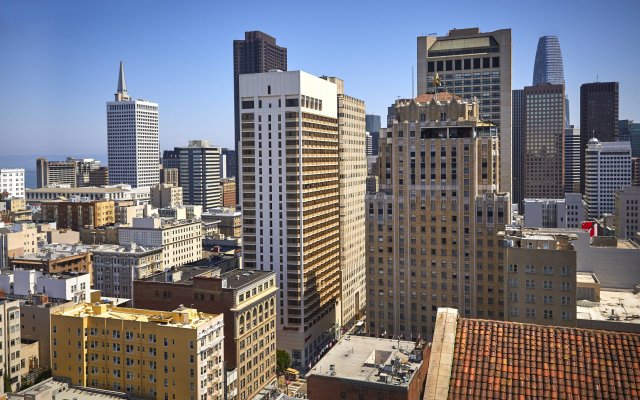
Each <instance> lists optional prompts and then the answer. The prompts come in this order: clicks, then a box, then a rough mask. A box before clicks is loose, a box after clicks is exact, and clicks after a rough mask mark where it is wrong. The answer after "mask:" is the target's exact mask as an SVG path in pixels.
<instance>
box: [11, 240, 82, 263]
mask: <svg viewBox="0 0 640 400" xmlns="http://www.w3.org/2000/svg"><path fill="white" fill-rule="evenodd" d="M89 251H90V249H89V248H88V247H87V246H85V245H78V244H57V243H52V244H47V245H44V246H42V247H41V248H40V251H39V252H38V253H32V254H24V255H22V256H18V257H13V259H14V260H37V261H41V260H56V259H58V258H65V257H73V256H84V255H85V254H86V253H88V252H89Z"/></svg>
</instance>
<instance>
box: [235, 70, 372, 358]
mask: <svg viewBox="0 0 640 400" xmlns="http://www.w3.org/2000/svg"><path fill="white" fill-rule="evenodd" d="M239 80H240V85H239V92H238V93H239V97H240V99H239V100H240V101H239V104H238V107H239V110H237V111H238V113H239V114H240V120H241V137H242V141H241V142H240V146H239V150H238V151H239V154H241V160H240V161H241V163H240V166H239V168H238V170H239V171H241V173H242V175H241V177H242V179H241V180H240V182H241V186H240V199H241V204H242V218H243V221H242V227H243V232H242V235H243V236H242V241H243V248H242V251H243V257H244V260H245V267H246V268H248V269H251V268H255V269H258V270H263V271H274V272H276V276H277V280H278V286H279V288H280V292H279V295H278V298H279V306H278V311H277V315H278V318H277V332H278V333H277V336H276V337H277V342H278V344H277V347H278V348H280V349H284V350H286V351H288V352H289V353H290V354H291V359H292V363H293V365H294V366H296V367H304V368H306V367H307V366H308V364H309V362H311V361H312V360H313V359H315V357H316V356H317V355H318V354H319V352H320V351H321V350H322V349H323V348H324V347H325V346H326V345H327V344H328V342H329V341H330V340H332V339H333V338H335V335H336V324H337V322H338V319H339V315H340V310H339V308H340V307H339V303H340V284H341V282H340V228H339V220H340V210H339V201H340V186H339V176H340V171H339V147H338V146H339V143H338V142H339V135H338V115H337V109H338V104H337V101H338V99H337V94H338V90H337V85H336V84H335V83H332V82H329V81H327V80H324V79H320V78H318V77H315V76H313V75H310V74H307V73H306V72H302V71H286V72H282V71H279V70H276V71H270V72H265V73H256V74H241V75H240V76H239ZM362 150H363V151H364V149H362Z"/></svg>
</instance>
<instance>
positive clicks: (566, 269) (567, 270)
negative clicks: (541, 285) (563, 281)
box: [560, 267, 571, 276]
mask: <svg viewBox="0 0 640 400" xmlns="http://www.w3.org/2000/svg"><path fill="white" fill-rule="evenodd" d="M560 273H561V275H562V276H569V274H570V273H571V267H562V271H561V272H560Z"/></svg>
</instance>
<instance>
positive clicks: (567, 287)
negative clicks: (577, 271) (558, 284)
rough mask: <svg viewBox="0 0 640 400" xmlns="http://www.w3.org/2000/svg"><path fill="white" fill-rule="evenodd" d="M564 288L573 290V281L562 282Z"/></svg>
mask: <svg viewBox="0 0 640 400" xmlns="http://www.w3.org/2000/svg"><path fill="white" fill-rule="evenodd" d="M562 290H571V282H562Z"/></svg>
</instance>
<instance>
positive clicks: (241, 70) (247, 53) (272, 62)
mask: <svg viewBox="0 0 640 400" xmlns="http://www.w3.org/2000/svg"><path fill="white" fill-rule="evenodd" d="M272 69H279V70H281V71H286V70H287V48H286V47H280V46H278V45H276V39H275V38H274V37H271V36H269V35H267V34H266V33H263V32H260V31H251V32H245V33H244V40H234V41H233V102H234V113H235V140H234V148H235V150H236V157H238V142H239V141H240V118H239V115H240V114H239V107H238V105H239V103H238V87H239V80H238V75H240V74H252V73H257V72H269V71H270V70H272ZM237 165H238V161H237V159H236V169H237ZM227 174H228V175H229V174H231V175H233V176H236V177H238V178H240V174H238V171H233V172H231V171H227ZM238 184H240V182H238Z"/></svg>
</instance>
